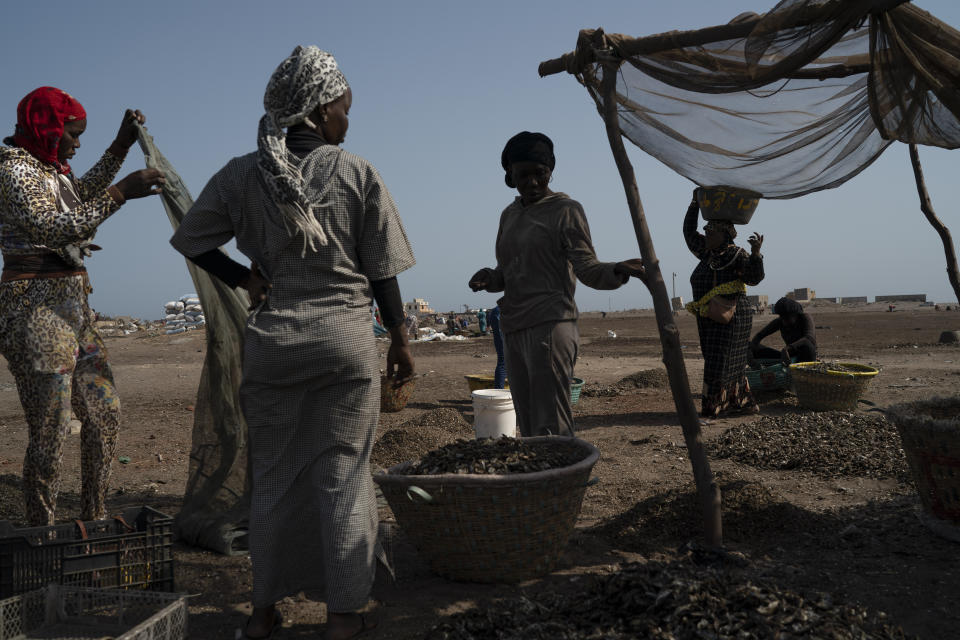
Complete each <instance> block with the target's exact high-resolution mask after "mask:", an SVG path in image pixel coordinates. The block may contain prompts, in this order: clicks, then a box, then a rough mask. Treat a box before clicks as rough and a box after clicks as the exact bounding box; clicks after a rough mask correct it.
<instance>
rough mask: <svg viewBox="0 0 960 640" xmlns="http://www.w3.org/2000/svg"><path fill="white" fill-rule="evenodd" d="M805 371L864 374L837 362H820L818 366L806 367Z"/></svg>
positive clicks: (859, 370)
mask: <svg viewBox="0 0 960 640" xmlns="http://www.w3.org/2000/svg"><path fill="white" fill-rule="evenodd" d="M803 370H804V371H816V372H818V373H827V372H831V371H832V372H834V373H863V370H861V369H854V368H853V367H845V366H843V365H842V364H839V363H836V362H818V363H817V364H812V365H810V366H807V367H804V368H803Z"/></svg>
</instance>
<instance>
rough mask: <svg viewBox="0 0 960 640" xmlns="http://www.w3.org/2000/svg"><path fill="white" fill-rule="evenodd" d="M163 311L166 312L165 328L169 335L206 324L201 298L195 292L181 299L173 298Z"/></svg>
mask: <svg viewBox="0 0 960 640" xmlns="http://www.w3.org/2000/svg"><path fill="white" fill-rule="evenodd" d="M163 312H164V314H165V317H164V320H165V322H164V325H163V328H164V329H165V331H164V333H166V334H167V335H171V334H174V333H183V332H184V331H187V330H189V329H196V328H197V327H202V326H203V325H204V324H206V319H205V318H204V317H203V308H202V307H201V306H200V298H198V297H197V294H195V293H188V294H187V295H185V296H180V299H179V300H171V301H170V302H168V303H166V304H165V305H163Z"/></svg>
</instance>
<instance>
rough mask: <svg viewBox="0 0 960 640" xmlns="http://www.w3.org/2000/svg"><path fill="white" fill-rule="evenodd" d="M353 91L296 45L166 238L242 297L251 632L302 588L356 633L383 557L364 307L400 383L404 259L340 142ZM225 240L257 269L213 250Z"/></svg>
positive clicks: (330, 630)
mask: <svg viewBox="0 0 960 640" xmlns="http://www.w3.org/2000/svg"><path fill="white" fill-rule="evenodd" d="M352 100H353V98H352V93H351V91H350V88H349V86H347V83H346V80H345V78H344V77H343V74H341V73H340V71H339V69H338V66H337V63H336V61H335V60H334V58H333V56H332V55H330V54H329V53H327V52H325V51H321V50H320V49H318V48H316V47H297V48H296V49H295V50H294V52H293V53H292V54H291V55H290V56H289V57H288V58H287V59H286V60H284V61H283V62H282V63H281V64H280V66H279V67H277V70H276V71H275V72H274V74H273V76H272V77H271V79H270V82H269V84H268V86H267V90H266V92H265V95H264V107H265V111H266V114H265V115H264V116H263V118H262V119H261V121H260V129H259V136H258V140H257V151H256V152H254V153H250V154H247V155H244V156H240V157H238V158H234V159H233V160H231V161H230V162H228V163H227V165H226V166H225V167H223V168H222V169H221V170H220V171H219V172H217V174H216V175H214V176H213V178H211V179H210V182H209V183H208V184H207V186H206V187H205V188H204V190H203V192H202V193H201V194H200V196H199V197H198V198H197V200H196V202H195V203H194V206H193V207H192V208H191V209H190V211H189V212H188V213H187V215H186V216H185V217H184V219H183V222H182V224H181V225H180V227H179V229H178V230H177V232H176V233H175V234H174V237H173V239H172V240H171V244H173V246H174V247H175V248H176V249H177V250H178V251H180V252H181V253H183V254H184V255H185V256H187V257H188V258H190V259H191V260H192V261H193V262H195V263H196V264H198V265H199V266H201V267H202V268H204V269H207V270H208V271H210V272H211V273H213V274H214V275H216V276H218V277H220V278H221V279H222V280H224V281H225V282H227V283H228V284H231V285H232V286H242V287H245V288H246V289H247V291H248V292H249V293H250V296H251V300H252V302H253V304H254V307H253V312H252V313H251V315H250V317H249V319H248V321H247V326H246V330H245V332H244V354H243V382H242V384H241V387H240V401H241V406H242V408H243V414H244V418H245V419H246V421H247V425H248V427H249V434H250V441H249V447H248V451H249V455H250V457H251V468H252V477H253V479H252V488H251V489H252V490H251V505H250V528H249V539H250V556H251V560H252V564H253V598H252V599H253V607H254V609H253V615H252V616H251V617H250V619H249V620H248V622H247V624H246V625H245V626H244V628H243V630H242V636H244V637H246V638H248V639H251V640H252V639H256V638H266V637H269V636H270V635H271V633H272V631H273V629H274V628H275V627H276V626H277V625H278V624H279V623H280V622H281V619H280V616H279V612H278V611H277V610H276V607H275V603H276V602H277V601H278V600H280V599H282V598H284V597H286V596H291V595H295V594H297V593H299V592H301V591H304V592H307V593H308V594H310V595H316V596H317V597H318V598H319V599H321V600H323V601H325V602H326V604H327V629H326V635H325V638H327V639H328V640H342V639H344V638H352V637H354V636H355V635H357V634H358V633H360V632H362V631H363V630H364V629H366V628H368V624H367V623H366V621H365V620H364V619H363V617H362V616H361V615H360V614H359V613H357V610H358V609H361V608H363V607H364V606H365V605H366V604H367V599H368V597H369V593H370V588H371V586H372V583H373V578H374V571H375V567H376V561H377V560H378V559H380V560H382V561H384V562H385V561H386V557H385V555H384V553H383V549H382V548H381V546H380V544H379V541H378V539H377V530H378V522H377V504H376V499H375V497H374V490H373V480H372V478H371V475H370V467H369V460H370V450H371V448H372V447H373V442H374V437H375V435H376V428H377V420H378V416H379V409H380V372H379V365H380V362H379V357H378V354H377V347H376V343H375V341H374V335H373V330H372V326H371V318H370V307H371V305H372V304H373V302H374V300H376V302H377V304H378V305H379V307H380V310H381V313H382V318H383V323H384V325H385V326H386V328H387V330H388V331H389V333H390V336H391V345H390V348H389V350H388V352H387V370H388V374H392V373H394V371H395V376H394V377H393V378H392V381H395V383H398V384H399V383H402V382H403V381H405V380H407V379H409V378H410V377H412V375H413V358H412V356H411V355H410V350H409V347H408V338H407V333H406V331H405V330H404V328H405V327H404V317H403V303H402V300H401V298H400V291H399V288H398V286H397V280H396V276H397V274H398V273H400V272H401V271H404V270H405V269H408V268H409V267H411V266H413V264H414V258H413V252H412V250H411V248H410V243H409V242H408V241H407V236H406V233H405V232H404V229H403V224H402V223H401V221H400V216H399V214H398V212H397V209H396V205H395V204H394V202H393V198H391V196H390V193H389V192H388V191H387V188H386V186H385V185H384V183H383V181H382V179H381V178H380V175H379V174H378V173H377V171H376V169H375V168H374V167H373V166H372V165H371V164H370V163H369V162H367V161H366V160H364V159H363V158H360V157H358V156H355V155H353V154H351V153H349V152H347V151H344V150H342V149H341V148H340V147H339V145H340V144H341V143H342V142H343V141H344V138H345V136H346V132H347V126H348V120H347V114H348V113H349V111H350V106H351V104H352ZM284 129H286V131H284ZM231 238H236V242H237V247H238V249H239V250H240V251H241V252H242V253H243V254H244V255H245V256H246V257H247V258H249V259H250V260H251V261H252V262H253V263H254V265H255V268H252V269H247V268H246V267H245V266H243V265H240V264H238V263H236V262H233V261H232V260H231V259H230V258H229V257H228V256H226V254H224V253H222V252H221V251H219V249H218V248H219V247H220V246H221V245H223V244H224V243H226V242H227V241H229V240H230V239H231Z"/></svg>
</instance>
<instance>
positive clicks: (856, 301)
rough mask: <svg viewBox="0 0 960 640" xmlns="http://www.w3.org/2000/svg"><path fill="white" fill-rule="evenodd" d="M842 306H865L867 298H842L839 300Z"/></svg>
mask: <svg viewBox="0 0 960 640" xmlns="http://www.w3.org/2000/svg"><path fill="white" fill-rule="evenodd" d="M840 302H841V303H842V304H867V296H844V297H842V298H840Z"/></svg>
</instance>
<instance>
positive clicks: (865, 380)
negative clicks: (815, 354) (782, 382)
mask: <svg viewBox="0 0 960 640" xmlns="http://www.w3.org/2000/svg"><path fill="white" fill-rule="evenodd" d="M837 365H838V366H841V367H843V368H844V369H848V371H820V370H818V369H819V368H820V367H823V363H822V362H798V363H796V364H792V365H790V379H791V380H792V382H793V390H794V392H795V393H796V394H797V400H798V401H799V403H800V406H801V407H804V408H805V409H812V410H813V411H853V410H854V409H856V408H857V401H858V400H859V399H860V396H862V395H863V392H864V391H865V390H866V388H867V385H869V384H870V381H871V380H873V378H874V377H875V376H876V375H877V374H878V373H880V371H879V370H878V369H874V368H873V367H868V366H867V365H865V364H856V363H853V362H838V363H837Z"/></svg>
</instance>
